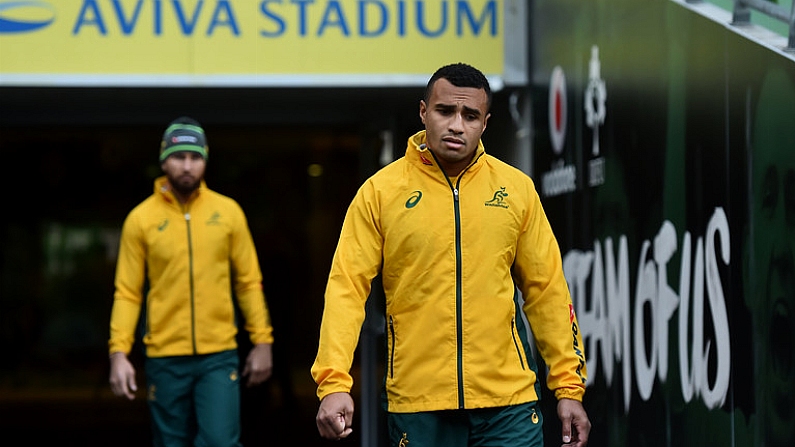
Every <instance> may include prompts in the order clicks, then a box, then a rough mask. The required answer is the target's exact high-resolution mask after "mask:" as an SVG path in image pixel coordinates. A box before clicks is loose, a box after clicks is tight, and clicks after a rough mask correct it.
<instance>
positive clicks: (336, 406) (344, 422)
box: [315, 393, 353, 439]
mask: <svg viewBox="0 0 795 447" xmlns="http://www.w3.org/2000/svg"><path fill="white" fill-rule="evenodd" d="M315 422H316V423H317V430H318V431H319V432H320V436H322V437H324V438H326V439H342V438H347V437H348V435H350V434H351V433H352V432H353V429H352V428H351V425H352V424H353V398H352V397H351V395H350V394H348V393H331V394H329V395H328V396H326V397H324V398H323V400H321V401H320V408H319V409H318V410H317V418H316V419H315Z"/></svg>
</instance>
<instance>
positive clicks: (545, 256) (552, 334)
mask: <svg viewBox="0 0 795 447" xmlns="http://www.w3.org/2000/svg"><path fill="white" fill-rule="evenodd" d="M527 195H528V197H530V198H531V200H530V205H529V207H528V210H527V215H526V217H525V220H524V223H523V228H522V232H521V234H520V236H519V243H518V247H517V254H516V261H515V263H514V268H513V273H514V278H515V280H516V282H517V285H518V287H519V290H520V291H521V292H522V295H523V298H524V304H523V310H524V312H525V315H526V316H527V319H528V322H529V323H530V328H531V330H532V331H533V337H534V338H535V340H536V345H537V347H538V350H539V353H540V354H541V357H542V358H543V359H544V362H545V363H546V364H547V366H548V368H549V373H548V375H547V386H548V387H549V389H550V390H552V391H553V392H554V394H555V397H556V398H557V399H561V398H569V399H575V400H579V401H582V397H583V394H584V393H585V381H586V379H587V370H586V366H585V354H584V351H583V343H582V336H581V335H580V330H579V324H578V322H577V317H576V314H575V313H574V307H573V305H572V300H571V295H570V294H569V288H568V284H567V283H566V278H565V276H564V274H563V267H562V261H561V255H560V248H559V246H558V243H557V240H556V239H555V235H554V234H553V232H552V228H551V226H550V224H549V221H548V220H547V217H546V214H545V213H544V210H543V207H542V205H541V200H540V198H539V196H538V193H537V192H536V190H535V188H534V187H533V185H532V183H531V184H530V187H529V190H528V192H527Z"/></svg>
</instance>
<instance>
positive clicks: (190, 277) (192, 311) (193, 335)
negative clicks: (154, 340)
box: [185, 211, 197, 355]
mask: <svg viewBox="0 0 795 447" xmlns="http://www.w3.org/2000/svg"><path fill="white" fill-rule="evenodd" d="M185 226H186V227H187V229H188V282H189V283H190V297H189V298H190V338H191V342H192V343H193V354H194V355H195V354H196V353H197V351H196V303H195V302H194V284H193V244H192V243H191V231H190V212H187V211H186V212H185Z"/></svg>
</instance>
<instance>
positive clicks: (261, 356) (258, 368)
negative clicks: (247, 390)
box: [243, 343, 273, 386]
mask: <svg viewBox="0 0 795 447" xmlns="http://www.w3.org/2000/svg"><path fill="white" fill-rule="evenodd" d="M272 373H273V345H271V344H270V343H259V344H256V345H254V347H253V348H251V351H250V352H249V353H248V357H246V366H245V367H244V368H243V377H245V378H246V386H254V385H259V384H260V383H262V382H264V381H266V380H268V378H270V376H271V374H272Z"/></svg>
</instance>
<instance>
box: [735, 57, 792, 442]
mask: <svg viewBox="0 0 795 447" xmlns="http://www.w3.org/2000/svg"><path fill="white" fill-rule="evenodd" d="M793 104H795V83H794V82H793V81H792V80H791V79H790V78H789V77H787V76H786V75H784V74H783V72H782V71H773V70H771V72H770V73H769V74H768V78H767V79H766V83H765V85H764V88H763V89H762V92H761V93H760V100H759V105H758V110H757V113H756V115H755V122H754V129H753V130H754V131H753V133H752V135H753V140H752V141H753V144H752V152H751V153H752V159H751V162H752V171H751V174H752V183H751V197H750V198H751V200H752V202H751V203H752V208H751V216H750V226H749V230H750V231H749V232H748V240H747V241H746V246H745V250H746V253H747V256H749V258H748V261H747V263H748V267H747V268H746V272H745V275H744V276H745V281H747V282H748V287H747V289H746V291H745V300H746V303H747V304H748V307H749V308H750V309H751V311H752V314H753V318H754V319H753V322H754V327H753V337H754V343H755V346H754V347H755V350H756V358H755V360H756V361H755V365H754V366H755V368H756V377H755V382H756V393H757V399H758V402H757V404H758V411H759V414H760V416H759V418H760V419H759V420H760V421H761V423H762V427H763V431H764V441H765V442H764V444H765V445H766V446H769V447H780V446H781V447H783V446H785V445H786V446H791V445H792V439H793V438H795V381H793V380H792V378H793V376H794V375H795V332H793V331H792V327H793V326H794V325H795V157H793V149H795V130H793V127H792V119H791V117H792V116H793V113H795V106H793Z"/></svg>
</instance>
